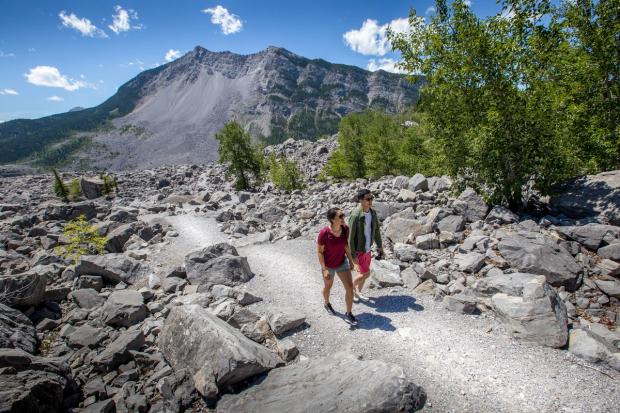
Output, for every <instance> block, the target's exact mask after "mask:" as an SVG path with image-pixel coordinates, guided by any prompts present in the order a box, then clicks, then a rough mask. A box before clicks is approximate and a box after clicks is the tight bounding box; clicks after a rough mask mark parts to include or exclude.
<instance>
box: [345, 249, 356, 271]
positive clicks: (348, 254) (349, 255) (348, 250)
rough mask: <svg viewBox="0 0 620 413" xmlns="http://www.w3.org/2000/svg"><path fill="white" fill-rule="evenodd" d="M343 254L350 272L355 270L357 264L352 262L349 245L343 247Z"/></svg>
mask: <svg viewBox="0 0 620 413" xmlns="http://www.w3.org/2000/svg"><path fill="white" fill-rule="evenodd" d="M344 253H345V254H347V258H348V259H349V268H350V269H351V270H354V269H355V264H357V263H356V262H355V261H354V260H353V256H352V255H351V248H349V244H347V245H346V246H345V247H344Z"/></svg>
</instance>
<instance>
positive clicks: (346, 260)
mask: <svg viewBox="0 0 620 413" xmlns="http://www.w3.org/2000/svg"><path fill="white" fill-rule="evenodd" d="M350 269H351V266H350V265H349V258H347V257H344V262H343V263H342V265H341V266H340V267H338V268H328V269H327V271H329V277H330V278H334V276H335V275H336V273H337V272H345V271H349V270H350Z"/></svg>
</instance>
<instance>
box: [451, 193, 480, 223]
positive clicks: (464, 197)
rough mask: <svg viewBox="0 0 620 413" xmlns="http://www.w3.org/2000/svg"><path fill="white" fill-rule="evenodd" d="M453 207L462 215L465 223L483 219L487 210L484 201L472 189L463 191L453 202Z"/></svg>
mask: <svg viewBox="0 0 620 413" xmlns="http://www.w3.org/2000/svg"><path fill="white" fill-rule="evenodd" d="M453 207H454V208H455V210H456V211H457V213H458V214H459V215H463V217H464V218H465V220H466V221H467V222H474V221H478V220H481V219H484V217H486V215H487V211H488V210H489V207H488V206H487V204H486V202H484V199H482V197H481V196H480V195H478V193H477V192H476V191H474V190H473V189H472V188H467V189H465V190H464V191H463V192H462V193H461V195H459V197H458V199H457V200H456V201H455V202H454V204H453Z"/></svg>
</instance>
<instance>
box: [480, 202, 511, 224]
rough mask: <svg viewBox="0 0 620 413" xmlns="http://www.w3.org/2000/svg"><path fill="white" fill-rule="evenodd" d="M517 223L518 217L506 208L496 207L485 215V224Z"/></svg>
mask: <svg viewBox="0 0 620 413" xmlns="http://www.w3.org/2000/svg"><path fill="white" fill-rule="evenodd" d="M517 221H519V216H518V215H517V214H515V213H514V212H512V211H511V210H509V209H508V208H506V207H504V206H501V205H497V206H494V207H493V209H492V210H491V212H489V214H488V215H487V217H486V219H485V222H488V223H490V224H500V225H503V224H512V223H515V222H517Z"/></svg>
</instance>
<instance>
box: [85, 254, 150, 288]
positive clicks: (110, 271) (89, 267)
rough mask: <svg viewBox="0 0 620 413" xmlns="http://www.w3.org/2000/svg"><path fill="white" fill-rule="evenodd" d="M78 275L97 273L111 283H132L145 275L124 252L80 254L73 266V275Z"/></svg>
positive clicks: (136, 262) (138, 263)
mask: <svg viewBox="0 0 620 413" xmlns="http://www.w3.org/2000/svg"><path fill="white" fill-rule="evenodd" d="M80 275H98V276H101V277H103V279H104V280H105V281H106V282H107V283H108V284H113V285H116V284H118V283H119V282H121V281H123V282H125V283H127V284H133V283H134V282H136V281H138V280H139V279H140V278H142V277H143V276H145V275H146V270H145V269H144V268H142V266H141V265H140V262H139V261H137V260H134V259H133V258H129V257H127V256H126V255H124V254H105V255H82V256H81V257H80V259H79V260H78V262H77V265H76V266H75V276H76V277H79V276H80Z"/></svg>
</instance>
